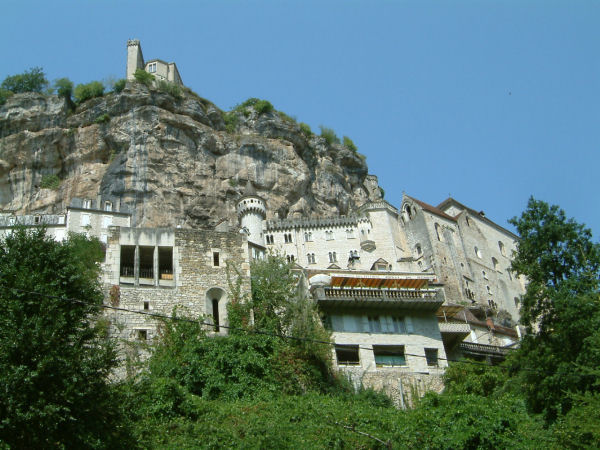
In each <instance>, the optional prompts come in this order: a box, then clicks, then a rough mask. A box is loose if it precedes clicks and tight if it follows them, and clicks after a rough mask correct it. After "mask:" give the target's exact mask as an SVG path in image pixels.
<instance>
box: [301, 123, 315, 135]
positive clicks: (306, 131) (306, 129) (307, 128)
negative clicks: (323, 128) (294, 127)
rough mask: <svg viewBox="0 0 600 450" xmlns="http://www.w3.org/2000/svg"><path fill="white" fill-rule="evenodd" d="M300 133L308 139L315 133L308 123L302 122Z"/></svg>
mask: <svg viewBox="0 0 600 450" xmlns="http://www.w3.org/2000/svg"><path fill="white" fill-rule="evenodd" d="M299 126H300V131H301V132H302V134H304V136H306V137H310V136H312V134H313V132H312V130H311V129H310V125H308V124H307V123H304V122H300V125H299Z"/></svg>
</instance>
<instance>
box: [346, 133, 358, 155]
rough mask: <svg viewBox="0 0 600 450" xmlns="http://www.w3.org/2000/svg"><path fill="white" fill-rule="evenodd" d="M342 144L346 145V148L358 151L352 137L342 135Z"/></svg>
mask: <svg viewBox="0 0 600 450" xmlns="http://www.w3.org/2000/svg"><path fill="white" fill-rule="evenodd" d="M343 144H344V147H346V148H347V149H348V150H350V151H352V152H354V153H356V152H358V148H357V147H356V145H355V144H354V142H352V139H350V138H349V137H348V136H344V140H343Z"/></svg>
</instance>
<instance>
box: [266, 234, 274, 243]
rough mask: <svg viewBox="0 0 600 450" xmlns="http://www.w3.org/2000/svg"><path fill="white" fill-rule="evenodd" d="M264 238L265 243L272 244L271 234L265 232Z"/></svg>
mask: <svg viewBox="0 0 600 450" xmlns="http://www.w3.org/2000/svg"><path fill="white" fill-rule="evenodd" d="M266 240H267V244H273V242H274V240H273V235H272V234H267V235H266Z"/></svg>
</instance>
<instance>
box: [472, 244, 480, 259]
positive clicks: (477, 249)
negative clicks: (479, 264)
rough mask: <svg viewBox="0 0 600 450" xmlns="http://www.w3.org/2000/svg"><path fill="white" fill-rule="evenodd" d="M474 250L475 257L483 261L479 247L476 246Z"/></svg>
mask: <svg viewBox="0 0 600 450" xmlns="http://www.w3.org/2000/svg"><path fill="white" fill-rule="evenodd" d="M473 250H474V251H475V255H476V256H477V257H478V258H480V259H481V250H479V247H477V246H475V247H473Z"/></svg>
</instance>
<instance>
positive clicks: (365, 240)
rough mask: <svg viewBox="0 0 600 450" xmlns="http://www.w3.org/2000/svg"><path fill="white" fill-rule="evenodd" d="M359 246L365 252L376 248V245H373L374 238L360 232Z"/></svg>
mask: <svg viewBox="0 0 600 450" xmlns="http://www.w3.org/2000/svg"><path fill="white" fill-rule="evenodd" d="M360 248H361V249H363V250H365V251H367V252H372V251H373V250H375V249H376V248H377V246H376V245H375V241H374V240H372V239H369V237H368V236H365V235H363V234H361V235H360Z"/></svg>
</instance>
